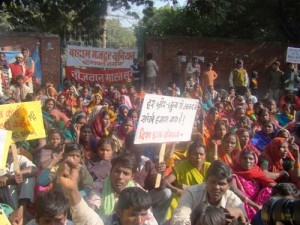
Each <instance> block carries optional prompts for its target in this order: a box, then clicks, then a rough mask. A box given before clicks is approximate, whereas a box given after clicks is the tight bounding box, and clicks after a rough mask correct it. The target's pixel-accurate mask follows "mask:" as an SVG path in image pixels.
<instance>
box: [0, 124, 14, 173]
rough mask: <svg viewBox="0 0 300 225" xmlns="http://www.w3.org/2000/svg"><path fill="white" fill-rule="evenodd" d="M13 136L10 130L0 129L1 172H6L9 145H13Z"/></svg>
mask: <svg viewBox="0 0 300 225" xmlns="http://www.w3.org/2000/svg"><path fill="white" fill-rule="evenodd" d="M11 134H12V132H11V131H9V130H1V129H0V171H1V170H2V171H4V170H5V168H6V161H7V155H8V150H9V145H10V143H11Z"/></svg>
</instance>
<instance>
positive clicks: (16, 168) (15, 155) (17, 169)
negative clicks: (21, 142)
mask: <svg viewBox="0 0 300 225" xmlns="http://www.w3.org/2000/svg"><path fill="white" fill-rule="evenodd" d="M10 147H11V151H12V155H13V160H14V172H15V173H16V174H19V173H20V165H19V160H18V149H17V146H16V144H14V143H13V144H11V145H10Z"/></svg>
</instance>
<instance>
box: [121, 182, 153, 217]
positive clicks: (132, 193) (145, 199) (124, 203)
mask: <svg viewBox="0 0 300 225" xmlns="http://www.w3.org/2000/svg"><path fill="white" fill-rule="evenodd" d="M151 205H152V200H151V197H150V195H149V194H148V193H147V192H146V191H144V190H143V189H141V188H139V187H130V188H125V189H124V190H123V191H122V192H121V194H120V196H119V201H118V205H117V210H119V211H120V212H123V211H124V210H125V209H129V208H132V209H134V210H137V211H141V210H148V209H149V208H150V207H151Z"/></svg>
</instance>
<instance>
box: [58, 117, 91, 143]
mask: <svg viewBox="0 0 300 225" xmlns="http://www.w3.org/2000/svg"><path fill="white" fill-rule="evenodd" d="M86 123H87V116H86V114H85V112H79V113H75V114H74V115H73V116H72V122H71V125H70V127H69V128H67V129H65V130H64V132H63V138H64V139H65V140H66V141H74V142H76V143H79V135H80V128H81V127H82V126H83V125H84V124H86Z"/></svg>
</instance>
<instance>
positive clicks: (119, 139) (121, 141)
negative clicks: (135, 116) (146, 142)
mask: <svg viewBox="0 0 300 225" xmlns="http://www.w3.org/2000/svg"><path fill="white" fill-rule="evenodd" d="M133 130H135V127H134V122H133V120H132V119H131V118H125V119H124V121H123V123H122V124H121V125H120V126H119V127H118V128H117V129H116V130H115V131H114V132H113V133H112V135H111V138H112V140H113V141H114V142H115V144H116V149H115V151H114V155H118V154H120V153H122V152H125V141H126V138H127V136H128V134H129V133H130V132H131V131H133Z"/></svg>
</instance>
